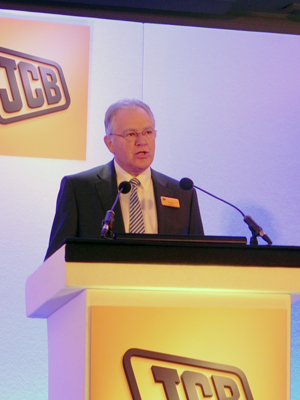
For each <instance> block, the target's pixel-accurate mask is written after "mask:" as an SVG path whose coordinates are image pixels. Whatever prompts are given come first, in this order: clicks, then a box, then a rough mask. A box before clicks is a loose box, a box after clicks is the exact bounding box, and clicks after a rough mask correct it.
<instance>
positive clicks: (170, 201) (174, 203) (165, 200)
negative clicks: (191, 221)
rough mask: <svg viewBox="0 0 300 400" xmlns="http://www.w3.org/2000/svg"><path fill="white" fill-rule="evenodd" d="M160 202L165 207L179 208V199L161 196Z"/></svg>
mask: <svg viewBox="0 0 300 400" xmlns="http://www.w3.org/2000/svg"><path fill="white" fill-rule="evenodd" d="M161 204H162V205H163V206H166V207H174V208H180V203H179V199H174V198H173V197H164V196H161Z"/></svg>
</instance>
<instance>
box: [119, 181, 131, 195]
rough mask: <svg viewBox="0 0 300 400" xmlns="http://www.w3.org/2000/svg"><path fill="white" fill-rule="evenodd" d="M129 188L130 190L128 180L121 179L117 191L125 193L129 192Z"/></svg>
mask: <svg viewBox="0 0 300 400" xmlns="http://www.w3.org/2000/svg"><path fill="white" fill-rule="evenodd" d="M130 190H131V184H130V183H129V182H127V181H123V182H121V183H120V185H119V192H121V193H124V194H126V193H129V192H130Z"/></svg>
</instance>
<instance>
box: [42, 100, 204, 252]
mask: <svg viewBox="0 0 300 400" xmlns="http://www.w3.org/2000/svg"><path fill="white" fill-rule="evenodd" d="M104 123H105V130H106V136H105V137H104V141H105V144H106V146H107V147H108V149H109V151H110V152H111V153H112V154H113V155H114V159H113V160H112V161H111V162H109V163H108V164H106V165H103V166H100V167H96V168H93V169H91V170H89V171H85V172H81V173H79V174H76V175H72V176H67V177H64V178H63V180H62V183H61V188H60V191H59V194H58V198H57V207H56V213H55V217H54V222H53V226H52V231H51V235H50V242H49V248H48V251H47V254H46V257H45V258H48V257H49V256H50V255H51V254H53V253H54V252H55V251H56V250H57V249H58V248H59V247H60V246H61V244H62V243H63V241H64V240H65V239H66V238H67V237H81V238H92V239H99V238H100V237H101V231H102V220H103V219H104V218H105V214H106V211H107V210H109V209H110V208H111V207H112V204H113V202H114V200H115V198H116V196H117V192H118V185H119V184H120V183H121V182H122V181H130V180H131V179H132V178H137V179H138V187H137V193H138V198H139V203H140V207H141V209H142V215H143V217H142V219H143V221H142V224H143V230H142V231H141V232H145V233H152V234H156V233H166V234H203V227H202V221H201V217H200V211H199V206H198V201H197V195H196V192H195V190H194V189H193V190H189V191H184V190H182V189H181V188H180V186H179V183H178V181H176V180H174V179H172V178H170V177H167V176H166V175H163V174H161V173H159V172H157V171H154V170H152V169H151V168H150V166H151V164H152V161H153V158H154V153H155V138H156V131H155V120H154V116H153V114H152V111H151V110H150V108H149V107H148V106H147V105H146V104H145V103H143V102H141V101H139V100H123V101H120V102H118V103H115V104H113V105H111V106H110V107H109V108H108V110H107V112H106V114H105V121H104ZM132 191H133V190H132ZM132 191H131V192H132ZM130 203H131V200H130V193H128V194H121V196H120V202H119V203H118V204H117V205H116V207H115V210H114V211H115V222H114V227H113V228H114V232H120V233H124V232H133V231H132V230H131V227H132V225H131V218H132V217H131V211H130V207H131V205H130Z"/></svg>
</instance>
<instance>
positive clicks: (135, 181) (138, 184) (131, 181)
mask: <svg viewBox="0 0 300 400" xmlns="http://www.w3.org/2000/svg"><path fill="white" fill-rule="evenodd" d="M129 182H130V183H131V185H132V187H133V188H136V187H137V186H140V184H141V182H140V181H139V180H138V179H137V178H132V179H130V181H129Z"/></svg>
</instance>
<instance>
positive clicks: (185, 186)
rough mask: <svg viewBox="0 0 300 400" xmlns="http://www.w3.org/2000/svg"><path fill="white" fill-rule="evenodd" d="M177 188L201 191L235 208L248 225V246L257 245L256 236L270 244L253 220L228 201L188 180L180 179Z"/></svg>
mask: <svg viewBox="0 0 300 400" xmlns="http://www.w3.org/2000/svg"><path fill="white" fill-rule="evenodd" d="M179 186H180V187H181V189H183V190H190V189H192V188H193V187H194V188H196V189H198V190H201V192H204V193H206V194H208V195H209V196H212V197H214V198H215V199H217V200H220V201H222V202H223V203H225V204H228V205H229V206H231V207H233V208H235V209H236V210H237V211H238V212H239V213H241V214H242V216H243V217H244V221H245V222H246V224H247V225H248V227H249V229H250V231H251V232H252V238H251V239H250V244H258V243H257V239H256V238H257V236H261V237H262V238H263V239H264V240H265V241H266V242H267V243H268V244H269V245H271V244H272V241H271V239H270V238H269V236H268V235H266V233H265V232H264V231H263V229H262V228H261V227H260V226H259V225H258V224H257V223H256V222H255V221H254V219H253V218H252V217H250V215H245V214H244V213H243V211H241V210H240V209H239V208H237V207H236V206H235V205H233V204H231V203H229V202H228V201H225V200H223V199H221V198H220V197H217V196H215V195H214V194H211V193H209V192H207V191H206V190H204V189H201V188H200V187H198V186H196V185H194V182H193V181H192V180H191V179H189V178H182V179H181V181H180V182H179Z"/></svg>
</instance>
